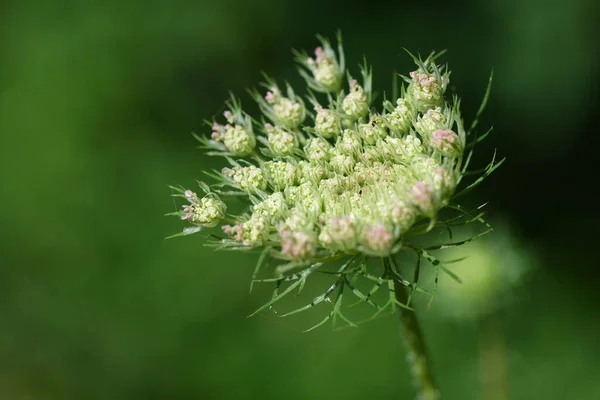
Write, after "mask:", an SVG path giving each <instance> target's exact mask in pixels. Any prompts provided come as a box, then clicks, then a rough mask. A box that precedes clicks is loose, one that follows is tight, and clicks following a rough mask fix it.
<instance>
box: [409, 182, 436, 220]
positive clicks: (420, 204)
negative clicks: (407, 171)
mask: <svg viewBox="0 0 600 400" xmlns="http://www.w3.org/2000/svg"><path fill="white" fill-rule="evenodd" d="M409 196H410V200H411V202H412V204H414V205H415V206H416V207H417V208H418V209H419V210H420V211H421V212H422V213H423V214H424V215H427V216H433V215H435V211H436V210H435V208H434V203H433V189H432V188H431V185H429V184H428V183H424V182H421V181H419V182H417V183H415V184H414V185H413V187H412V188H411V189H410V191H409Z"/></svg>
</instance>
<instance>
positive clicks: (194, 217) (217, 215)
mask: <svg viewBox="0 0 600 400" xmlns="http://www.w3.org/2000/svg"><path fill="white" fill-rule="evenodd" d="M184 197H185V198H186V199H187V200H188V201H189V203H190V204H189V205H184V206H183V213H184V215H183V216H182V219H184V220H187V221H189V222H190V223H192V224H194V225H198V226H201V227H204V228H211V227H213V226H215V225H217V224H218V223H219V221H221V220H222V219H223V218H225V211H226V210H227V206H226V205H225V203H223V202H222V201H221V200H220V199H219V197H218V196H217V195H216V194H213V193H211V194H209V195H207V196H205V197H203V198H201V199H200V198H198V195H197V194H196V193H194V192H192V191H191V190H186V191H185V193H184Z"/></svg>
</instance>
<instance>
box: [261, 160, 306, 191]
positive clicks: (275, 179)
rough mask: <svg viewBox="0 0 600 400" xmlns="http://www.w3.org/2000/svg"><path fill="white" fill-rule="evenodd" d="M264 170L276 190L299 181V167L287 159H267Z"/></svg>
mask: <svg viewBox="0 0 600 400" xmlns="http://www.w3.org/2000/svg"><path fill="white" fill-rule="evenodd" d="M263 168H264V171H265V173H266V175H267V177H268V179H269V182H270V183H271V186H273V187H274V188H275V189H276V190H280V189H284V188H286V187H288V186H294V185H296V184H297V183H298V167H296V166H295V165H294V164H291V163H288V162H285V161H267V162H265V163H264V165H263Z"/></svg>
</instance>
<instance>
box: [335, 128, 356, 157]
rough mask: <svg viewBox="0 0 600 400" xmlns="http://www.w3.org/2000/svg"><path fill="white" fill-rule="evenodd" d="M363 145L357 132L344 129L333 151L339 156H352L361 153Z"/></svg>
mask: <svg viewBox="0 0 600 400" xmlns="http://www.w3.org/2000/svg"><path fill="white" fill-rule="evenodd" d="M362 150H363V145H362V142H361V140H360V136H359V134H358V132H356V131H354V130H352V129H346V130H345V131H344V134H343V135H342V137H341V139H340V140H338V142H337V143H336V145H335V151H337V152H339V153H341V154H347V155H349V156H354V155H357V154H360V153H362Z"/></svg>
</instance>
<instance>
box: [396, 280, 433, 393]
mask: <svg viewBox="0 0 600 400" xmlns="http://www.w3.org/2000/svg"><path fill="white" fill-rule="evenodd" d="M394 291H395V294H396V300H398V301H399V302H400V303H402V304H406V303H407V302H408V292H407V290H406V286H404V285H403V284H402V283H400V282H399V281H398V280H397V279H394ZM399 310H400V322H401V323H402V326H403V328H404V341H405V343H406V346H407V347H408V355H407V357H406V358H407V360H408V362H409V364H410V369H411V372H412V374H413V377H414V379H415V381H416V383H417V385H418V387H419V396H418V397H417V399H418V400H438V399H439V398H440V393H439V391H438V388H437V384H436V382H435V379H434V377H433V372H432V370H431V362H430V361H429V358H428V357H427V352H426V350H425V340H424V337H423V332H422V331H421V327H420V326H419V321H418V320H417V316H416V314H415V312H414V311H412V310H408V309H406V308H403V307H399Z"/></svg>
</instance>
